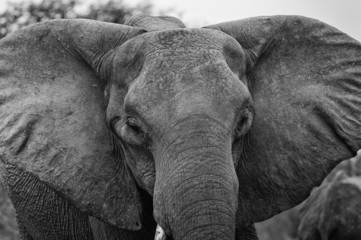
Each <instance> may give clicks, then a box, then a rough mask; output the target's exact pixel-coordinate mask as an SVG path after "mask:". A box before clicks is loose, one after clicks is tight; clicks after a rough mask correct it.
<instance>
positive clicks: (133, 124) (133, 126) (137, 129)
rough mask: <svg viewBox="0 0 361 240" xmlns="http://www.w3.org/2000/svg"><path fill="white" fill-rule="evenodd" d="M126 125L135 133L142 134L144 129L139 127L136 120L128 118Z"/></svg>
mask: <svg viewBox="0 0 361 240" xmlns="http://www.w3.org/2000/svg"><path fill="white" fill-rule="evenodd" d="M125 124H126V125H128V126H129V128H131V129H132V130H133V131H134V132H137V133H141V132H142V128H141V127H140V126H139V125H138V123H137V121H136V119H135V118H132V117H127V118H126V119H125Z"/></svg>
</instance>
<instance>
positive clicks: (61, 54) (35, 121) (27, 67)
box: [0, 20, 145, 230]
mask: <svg viewBox="0 0 361 240" xmlns="http://www.w3.org/2000/svg"><path fill="white" fill-rule="evenodd" d="M143 32H145V31H144V30H143V29H140V28H134V27H129V26H124V25H119V24H111V23H104V22H98V21H92V20H54V21H49V22H44V23H40V24H36V25H32V26H30V27H28V28H24V29H22V30H19V31H17V32H15V33H14V34H11V35H9V36H7V37H6V38H4V39H2V40H1V41H0V59H1V60H0V72H1V74H0V99H1V100H0V118H1V120H0V122H1V123H0V139H1V140H0V159H1V160H2V162H3V163H2V164H3V166H5V168H6V166H8V165H12V166H16V167H18V168H19V169H22V170H24V171H26V172H28V173H31V174H33V175H34V176H36V177H38V178H39V179H40V180H41V181H43V182H44V183H46V184H48V185H49V186H51V187H52V188H53V189H54V190H56V191H57V192H59V193H60V194H62V195H63V196H64V197H66V198H68V199H70V201H71V202H72V203H73V204H74V205H75V206H76V207H77V208H79V209H80V210H81V211H84V212H87V213H89V214H90V215H93V216H95V217H98V218H100V219H102V220H103V221H106V222H109V223H112V224H113V225H116V226H117V227H122V228H127V229H133V230H134V229H139V228H140V227H141V225H140V213H141V210H142V209H141V204H140V200H139V196H138V192H137V189H136V185H135V182H134V180H133V178H132V176H131V175H130V174H129V172H128V170H127V169H126V168H125V167H121V166H124V164H123V163H122V161H124V159H122V158H121V156H120V155H121V153H119V151H118V152H117V151H115V150H114V147H113V144H112V140H111V137H110V131H109V129H108V127H107V125H106V121H105V110H106V103H105V100H104V88H105V86H106V84H107V82H106V78H102V79H101V78H100V77H99V75H98V73H99V72H101V70H102V68H103V67H105V66H104V65H105V64H103V65H102V63H104V61H105V60H104V59H106V58H107V56H108V55H109V53H110V52H112V51H113V49H114V48H116V47H117V46H119V45H121V44H122V43H123V42H125V41H126V40H128V39H130V38H132V37H135V36H137V35H139V34H141V33H143ZM103 77H104V76H103Z"/></svg>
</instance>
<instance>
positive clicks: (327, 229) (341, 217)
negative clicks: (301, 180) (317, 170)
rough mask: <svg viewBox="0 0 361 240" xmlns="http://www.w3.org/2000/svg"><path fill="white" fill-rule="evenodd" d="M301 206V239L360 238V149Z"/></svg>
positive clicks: (299, 226) (299, 233)
mask: <svg viewBox="0 0 361 240" xmlns="http://www.w3.org/2000/svg"><path fill="white" fill-rule="evenodd" d="M335 170H337V171H333V172H332V175H331V176H329V177H327V178H326V180H325V181H324V182H323V183H322V185H321V186H320V187H319V188H317V189H316V190H314V191H312V193H311V196H310V197H309V198H308V199H307V200H306V201H305V202H304V203H303V204H302V205H301V207H300V209H299V225H298V233H297V235H298V239H299V240H328V239H330V240H354V239H361V202H360V199H361V152H360V151H359V152H358V156H357V157H355V158H352V159H350V160H349V161H345V162H342V163H341V164H340V165H338V166H337V167H336V169H335Z"/></svg>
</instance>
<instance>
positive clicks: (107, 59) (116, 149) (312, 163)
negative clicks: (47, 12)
mask: <svg viewBox="0 0 361 240" xmlns="http://www.w3.org/2000/svg"><path fill="white" fill-rule="evenodd" d="M127 24H128V25H118V24H110V23H103V22H97V21H92V20H54V21H49V22H44V23H40V24H36V25H33V26H31V27H28V28H25V29H23V30H20V31H18V32H16V33H14V34H12V35H10V36H8V37H6V38H5V39H3V40H1V43H0V49H1V53H0V56H1V59H2V60H1V64H0V68H1V69H0V72H1V81H0V96H1V97H0V99H1V101H0V103H1V105H0V107H1V111H0V112H1V118H2V123H1V127H0V130H1V133H0V134H1V135H0V136H1V142H0V154H1V155H0V156H1V159H2V162H3V165H4V166H5V168H6V166H7V165H11V166H15V167H17V168H20V169H23V170H24V171H26V172H29V173H31V174H32V175H34V176H36V177H38V178H39V179H40V180H41V181H43V182H45V183H46V184H48V185H49V186H50V187H52V188H53V189H55V190H56V191H58V192H59V193H60V194H62V196H64V197H66V198H68V199H69V200H70V201H71V202H72V203H73V204H74V205H75V206H76V207H77V208H78V209H80V210H81V211H83V212H86V213H88V214H90V215H92V216H95V217H97V218H99V219H101V220H102V221H104V222H108V223H110V224H112V225H114V226H116V227H118V228H124V229H128V230H138V229H141V228H142V225H144V224H146V221H145V220H144V219H145V218H146V216H149V212H153V213H154V219H155V221H156V222H157V223H158V224H159V226H160V227H161V228H159V229H163V230H164V231H165V233H166V235H168V236H172V237H173V238H174V239H234V238H235V237H236V236H237V237H241V236H242V235H243V234H245V233H244V232H243V230H244V229H247V228H248V226H249V225H250V224H252V223H253V222H256V221H261V220H264V219H267V218H269V217H271V216H272V215H275V214H277V213H278V212H281V211H284V210H286V209H288V208H290V207H292V206H295V205H296V204H298V203H300V202H301V201H302V200H304V199H305V198H306V197H307V196H308V195H309V192H310V191H311V189H312V188H313V187H314V186H316V185H318V184H320V183H321V181H322V179H323V178H324V177H325V176H326V175H327V173H328V172H330V171H331V169H332V168H333V167H334V166H335V165H336V164H337V163H339V162H340V161H341V160H343V159H347V158H350V157H352V156H353V155H354V154H355V152H356V151H357V150H358V149H359V148H360V147H361V138H360V134H359V129H360V126H361V123H360V119H361V108H360V107H359V103H360V101H361V95H360V94H359V92H360V89H361V45H360V43H358V42H357V41H355V40H353V39H352V38H350V37H348V36H347V35H345V34H343V33H341V32H340V31H338V30H336V29H334V28H332V27H330V26H328V25H326V24H324V23H321V22H319V21H317V20H313V19H308V18H304V17H298V16H274V17H257V18H250V19H244V20H240V21H234V22H228V23H222V24H218V25H213V26H208V27H205V28H200V29H198V28H197V29H188V28H185V27H184V25H183V24H182V23H181V22H180V21H179V20H177V19H174V18H153V17H146V16H140V17H136V18H133V19H132V20H130V21H128V23H127ZM145 199H152V200H150V201H153V204H149V203H145ZM149 205H150V206H149ZM154 230H155V229H154Z"/></svg>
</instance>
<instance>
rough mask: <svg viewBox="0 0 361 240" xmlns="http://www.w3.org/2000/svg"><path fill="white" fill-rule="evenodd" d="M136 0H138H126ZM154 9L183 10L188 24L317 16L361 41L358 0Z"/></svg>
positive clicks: (194, 1)
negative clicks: (274, 16)
mask: <svg viewBox="0 0 361 240" xmlns="http://www.w3.org/2000/svg"><path fill="white" fill-rule="evenodd" d="M124 1H126V0H124ZM128 1H129V2H130V1H131V2H139V0H128ZM151 2H152V3H153V4H154V6H155V7H156V8H157V9H167V8H173V9H175V12H182V13H183V15H182V19H183V20H184V22H185V23H186V24H187V25H188V26H191V27H192V26H204V25H207V24H215V23H219V22H225V21H232V20H237V19H242V18H247V17H254V16H262V15H263V16H265V15H277V14H288V15H290V14H292V15H303V16H307V17H312V18H316V19H318V20H321V21H323V22H326V23H328V24H330V25H332V26H334V27H336V28H338V29H340V30H341V31H343V32H346V33H347V34H349V35H350V36H352V37H354V38H356V39H358V40H359V41H361V0H217V1H214V0H151Z"/></svg>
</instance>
